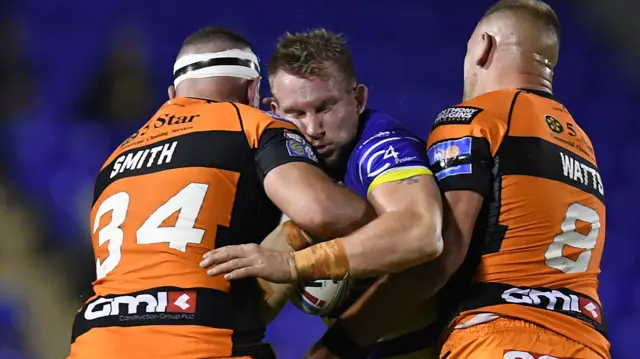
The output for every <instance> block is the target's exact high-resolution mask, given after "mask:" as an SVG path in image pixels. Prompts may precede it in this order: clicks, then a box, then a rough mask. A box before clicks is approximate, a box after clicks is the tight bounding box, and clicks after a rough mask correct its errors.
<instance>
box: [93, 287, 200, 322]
mask: <svg viewBox="0 0 640 359" xmlns="http://www.w3.org/2000/svg"><path fill="white" fill-rule="evenodd" d="M195 311H196V292H195V291H184V292H177V291H176V292H157V293H155V294H138V295H136V296H131V295H121V296H114V297H111V298H98V299H96V300H95V301H93V302H91V303H90V304H89V305H87V308H86V310H85V311H84V318H85V319H86V320H95V319H99V318H104V317H109V316H117V317H118V318H119V319H120V320H121V321H128V320H155V319H172V318H173V317H174V316H175V318H174V319H190V318H185V317H183V316H182V315H185V314H187V316H188V317H193V315H194V314H193V313H195ZM165 313H174V314H173V315H172V314H165Z"/></svg>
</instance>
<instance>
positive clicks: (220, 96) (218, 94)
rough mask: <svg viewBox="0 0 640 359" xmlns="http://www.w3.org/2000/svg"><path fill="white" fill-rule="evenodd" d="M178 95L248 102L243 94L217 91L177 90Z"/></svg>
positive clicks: (220, 100) (210, 99)
mask: <svg viewBox="0 0 640 359" xmlns="http://www.w3.org/2000/svg"><path fill="white" fill-rule="evenodd" d="M176 97H191V98H199V99H203V100H209V101H216V102H236V103H246V100H245V99H242V98H241V97H242V96H234V95H233V94H229V93H221V92H215V91H176Z"/></svg>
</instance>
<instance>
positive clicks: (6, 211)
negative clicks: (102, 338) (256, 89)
mask: <svg viewBox="0 0 640 359" xmlns="http://www.w3.org/2000/svg"><path fill="white" fill-rule="evenodd" d="M623 1H624V0H609V1H606V2H604V1H597V0H594V1H589V0H580V1H566V0H556V1H553V0H551V1H550V3H551V5H553V6H554V7H555V9H556V11H557V12H558V15H559V17H560V20H561V22H562V25H563V41H562V51H561V56H560V63H559V67H558V69H557V75H556V85H555V95H556V97H558V98H559V99H560V100H561V101H562V102H563V103H564V104H565V105H566V106H567V107H568V108H569V110H570V111H571V112H572V113H573V114H574V116H575V117H576V119H577V121H578V123H579V124H580V125H581V126H582V127H583V128H584V129H585V130H586V132H587V133H588V134H589V135H590V136H591V139H592V141H593V143H594V145H595V148H596V153H597V156H598V162H599V166H600V168H601V173H602V174H603V177H604V183H605V187H606V191H607V203H608V223H607V224H608V228H607V232H608V233H607V244H606V250H605V258H604V261H603V264H602V268H603V269H602V274H601V277H600V279H601V285H602V286H601V297H602V301H603V304H604V308H605V311H606V312H607V315H608V320H609V325H610V330H611V340H612V342H613V347H614V351H615V352H614V358H616V359H623V358H624V359H627V358H628V359H634V358H638V355H637V349H636V346H635V344H634V340H635V339H636V336H637V333H638V329H637V325H638V324H637V323H638V322H639V321H640V285H639V284H640V275H638V274H639V273H640V271H639V270H638V269H636V268H634V267H635V265H636V264H635V263H636V262H637V260H638V257H639V256H640V251H639V249H640V244H637V243H636V242H635V241H636V240H639V238H637V237H636V234H637V227H636V225H637V224H638V221H639V220H640V213H639V211H638V209H637V204H633V203H634V201H637V200H640V187H639V186H638V184H640V161H639V160H638V155H637V154H638V153H640V139H638V137H637V134H638V133H640V121H638V119H636V118H635V117H636V116H637V114H638V112H637V111H638V105H637V104H636V100H637V98H638V95H639V94H640V91H639V89H640V87H639V85H640V84H639V83H638V79H639V77H638V72H637V71H638V66H637V63H640V62H639V61H638V60H640V56H638V54H640V45H639V44H638V41H640V37H639V36H635V35H634V34H638V33H640V31H639V30H640V29H638V27H640V23H638V21H637V20H636V15H635V14H637V13H638V12H637V11H636V10H637V9H633V7H634V6H635V7H639V6H640V5H634V4H633V3H632V2H629V1H626V2H625V3H624V4H623V3H622V2H623ZM303 4H304V5H303ZM490 4H491V1H489V0H474V1H471V0H464V1H441V0H404V1H400V2H398V1H383V0H380V1H377V2H374V1H364V0H349V1H348V2H347V1H340V0H325V1H322V0H316V1H308V2H299V1H293V0H275V1H269V2H267V1H259V0H245V1H231V2H217V1H203V0H202V1H195V0H192V1H186V2H180V3H176V2H171V3H169V2H167V3H166V4H165V3H163V2H151V1H148V0H146V1H126V0H111V1H101V2H98V1H80V0H66V1H54V0H22V1H19V2H18V1H16V0H8V1H7V0H4V1H3V2H2V4H1V5H0V46H2V47H3V48H4V51H2V53H4V55H2V56H0V72H1V73H0V137H1V139H0V229H1V231H0V359H52V358H63V357H64V356H65V355H66V354H67V352H68V347H69V338H70V329H71V323H72V319H73V315H74V313H75V311H76V309H77V308H78V307H79V306H80V305H81V300H80V297H79V294H80V292H81V290H82V288H83V287H85V286H86V285H87V284H88V283H89V282H91V281H92V280H93V279H94V278H95V263H94V260H93V255H92V251H91V247H90V239H89V226H88V222H89V221H88V218H89V210H90V208H89V207H90V203H91V199H90V196H91V194H92V191H93V184H94V179H95V177H96V175H97V173H98V171H99V169H100V167H101V165H102V163H103V161H104V160H105V159H106V157H107V156H108V155H109V154H110V153H111V151H112V150H113V149H114V148H115V147H116V146H117V145H118V144H120V143H121V141H122V140H123V139H124V138H126V137H127V136H128V135H129V134H130V133H131V132H132V131H134V130H136V129H137V128H138V127H139V126H140V125H141V124H142V123H144V122H145V121H147V120H148V118H149V117H150V116H151V115H152V114H153V113H154V112H155V110H156V109H157V108H158V107H159V106H160V105H161V103H162V102H163V101H165V99H166V88H167V86H168V85H169V84H171V81H172V73H171V72H172V66H173V61H174V59H175V55H176V53H177V51H178V49H179V47H180V44H181V42H182V40H183V39H184V38H185V37H186V36H187V35H188V34H189V33H191V32H193V31H195V30H196V29H198V28H200V27H203V26H207V25H214V26H226V27H230V28H232V29H235V30H237V31H239V32H240V33H242V34H244V35H245V36H247V37H248V38H249V39H250V40H251V41H252V42H253V43H254V45H255V47H256V49H257V51H258V53H259V55H260V57H261V58H262V64H263V68H266V66H265V65H266V61H267V59H268V58H269V56H270V54H271V51H272V49H273V47H274V45H275V42H276V39H277V38H278V36H280V35H281V34H282V33H283V32H285V31H300V30H305V29H309V28H314V27H325V28H327V29H330V30H333V31H336V32H343V33H345V35H346V36H347V38H348V39H349V42H350V46H351V50H352V52H353V55H354V58H355V61H356V67H357V70H358V77H359V80H360V81H361V82H364V83H366V84H368V85H369V87H370V94H371V100H370V104H371V107H373V108H377V109H380V110H384V111H386V112H388V113H390V114H392V115H394V116H395V117H397V118H399V119H401V120H403V121H405V122H406V123H407V124H408V125H409V127H410V128H412V129H414V130H415V131H416V132H417V133H419V134H420V135H422V136H426V135H427V133H428V129H429V127H430V125H431V122H432V121H433V119H434V115H435V114H437V113H438V111H440V110H441V109H442V108H444V107H447V106H449V105H452V104H455V103H458V102H459V100H460V98H461V93H462V62H463V57H464V52H465V47H466V41H467V38H468V36H469V35H470V34H471V31H472V30H473V28H474V26H475V23H476V21H477V20H478V18H479V17H480V16H481V15H482V13H483V12H484V11H485V10H486V8H487V7H488V6H489V5H490ZM262 88H263V89H264V94H263V95H265V96H266V95H268V84H267V83H266V81H265V83H264V84H263V86H262ZM635 131H639V132H635ZM625 148H627V149H625ZM292 330H295V335H291V331H292ZM322 331H323V326H322V324H320V322H319V321H318V320H317V319H316V318H313V317H309V316H305V315H303V314H301V313H300V312H299V311H298V310H296V309H294V308H287V310H286V311H285V312H284V313H283V314H282V316H281V317H280V318H279V319H278V320H277V321H276V322H275V323H274V324H272V326H271V327H270V328H269V333H268V336H269V340H270V341H271V342H272V344H273V345H274V347H275V349H276V351H277V352H278V354H279V357H280V358H285V359H294V358H300V357H301V355H302V353H303V352H304V351H305V350H306V349H307V348H308V346H309V345H310V344H311V343H312V342H313V341H314V340H315V339H316V338H317V337H318V336H319V335H320V334H321V332H322ZM294 338H295V339H294Z"/></svg>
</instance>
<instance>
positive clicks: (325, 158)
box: [320, 150, 340, 168]
mask: <svg viewBox="0 0 640 359" xmlns="http://www.w3.org/2000/svg"><path fill="white" fill-rule="evenodd" d="M320 162H322V164H323V165H325V166H326V167H329V168H334V167H336V166H338V165H340V153H339V152H338V151H334V150H331V151H327V152H325V153H323V154H320Z"/></svg>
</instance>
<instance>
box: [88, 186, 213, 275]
mask: <svg viewBox="0 0 640 359" xmlns="http://www.w3.org/2000/svg"><path fill="white" fill-rule="evenodd" d="M208 189H209V185H206V184H202V183H190V184H189V185H187V186H186V187H184V188H183V189H182V190H181V191H180V192H178V193H177V194H176V195H175V196H173V197H171V198H170V199H169V200H168V201H167V202H166V203H165V204H163V205H162V206H160V207H159V208H158V209H157V210H156V211H155V212H153V214H152V215H151V216H150V217H149V218H148V219H147V220H146V221H145V222H144V224H143V225H142V226H141V227H140V228H139V229H138V230H137V231H136V243H138V244H155V243H168V244H169V248H172V249H176V250H179V251H181V252H185V251H186V250H187V244H189V243H193V244H199V243H200V242H202V238H203V237H204V229H199V228H194V225H195V221H196V218H197V217H198V213H200V208H201V207H202V203H203V202H204V197H205V195H206V193H207V190H208ZM128 208H129V194H128V193H127V192H118V193H116V194H114V195H112V196H111V197H109V198H107V199H105V200H104V202H102V204H101V205H100V207H99V208H98V212H97V213H96V218H95V220H94V221H93V233H95V232H96V231H97V230H98V227H99V226H100V218H101V217H102V216H103V215H105V214H106V213H108V212H112V214H111V222H109V224H107V225H106V226H105V227H104V228H102V229H101V230H100V232H98V246H102V245H103V244H105V243H106V242H109V245H108V247H107V248H108V250H109V256H108V257H107V258H105V260H104V262H101V261H100V259H99V258H98V259H97V260H96V276H97V279H100V278H104V277H106V276H107V274H109V272H111V271H112V270H114V269H115V267H116V266H117V265H118V263H119V262H120V259H121V258H122V251H121V247H122V243H123V241H124V232H123V231H122V228H120V226H121V225H122V224H123V223H124V220H125V218H126V217H127V210H128ZM177 211H180V214H179V215H178V219H177V221H176V225H175V226H174V227H161V224H162V222H163V221H164V220H166V219H167V218H169V216H171V215H172V214H173V213H175V212H177Z"/></svg>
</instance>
